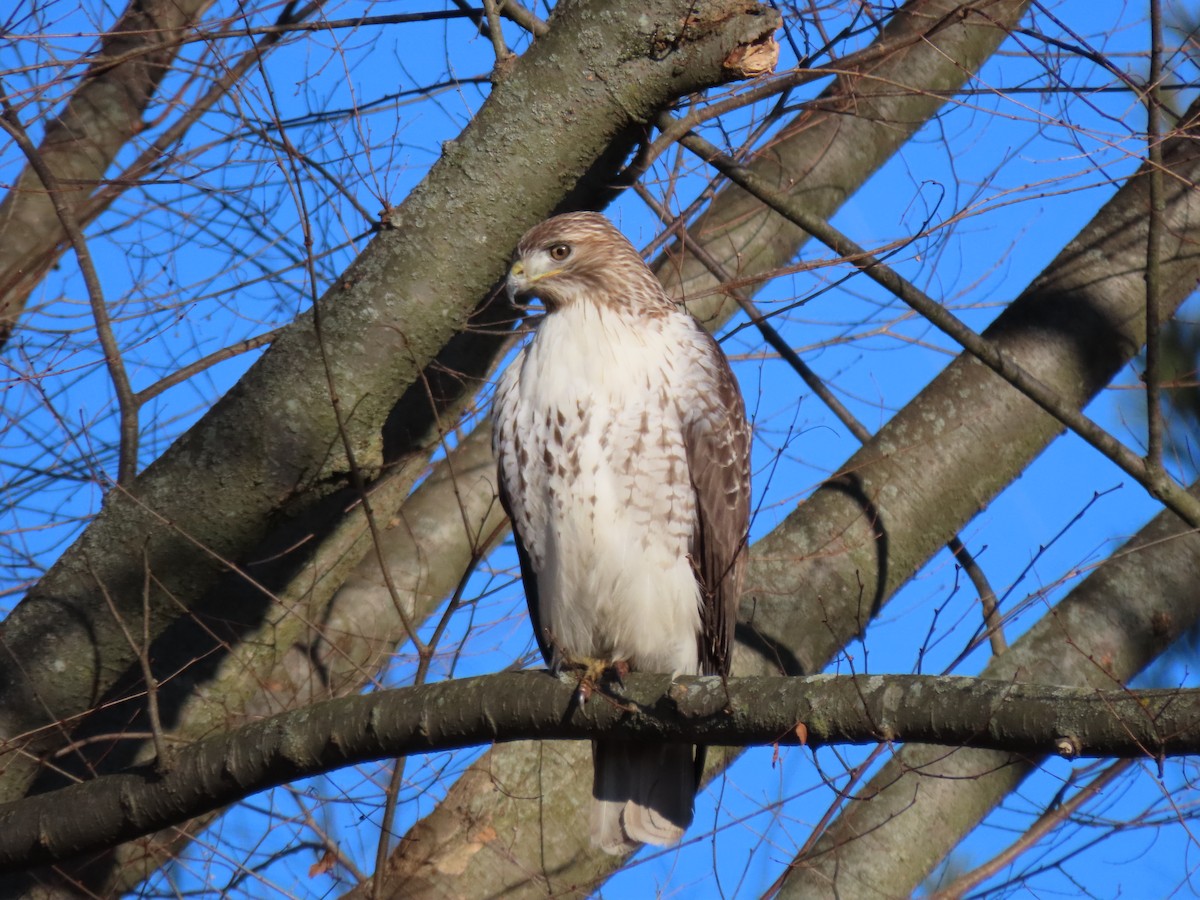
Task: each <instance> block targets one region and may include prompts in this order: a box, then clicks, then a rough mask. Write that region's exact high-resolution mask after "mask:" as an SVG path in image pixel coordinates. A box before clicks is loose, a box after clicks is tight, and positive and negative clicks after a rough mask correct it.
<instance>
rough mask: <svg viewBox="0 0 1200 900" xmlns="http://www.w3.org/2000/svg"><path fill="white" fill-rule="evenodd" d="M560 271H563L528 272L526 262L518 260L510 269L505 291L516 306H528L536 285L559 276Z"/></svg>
mask: <svg viewBox="0 0 1200 900" xmlns="http://www.w3.org/2000/svg"><path fill="white" fill-rule="evenodd" d="M560 271H562V270H561V269H548V270H546V271H545V272H536V271H527V270H526V268H525V260H523V259H518V260H517V261H516V262H514V263H513V264H512V266H511V267H510V268H509V270H508V279H507V280H506V281H505V290H506V291H507V292H508V299H509V300H510V301H511V302H512V303H513V305H515V306H524V305H526V304H527V303H528V301H529V300H530V299H531V298H532V297H533V296H534V293H535V292H534V285H535V284H537V283H538V282H539V281H541V280H542V279H543V278H549V277H550V276H551V275H557V274H558V273H559V272H560Z"/></svg>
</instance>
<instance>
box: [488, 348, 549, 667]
mask: <svg viewBox="0 0 1200 900" xmlns="http://www.w3.org/2000/svg"><path fill="white" fill-rule="evenodd" d="M524 359H525V351H524V350H522V351H521V352H520V353H518V354H517V357H516V359H514V360H513V361H512V364H511V365H510V366H509V367H508V369H506V370H505V371H504V373H503V374H502V375H501V376H500V381H499V382H498V383H497V385H496V399H495V405H494V408H493V412H492V415H493V420H492V428H493V431H492V451H493V453H494V454H495V456H496V464H497V466H496V467H497V470H498V471H497V475H498V478H497V484H498V486H499V494H500V505H501V506H502V507H503V508H504V514H505V515H506V516H508V521H509V522H510V523H511V524H512V530H513V538H514V541H513V543H515V544H516V545H517V560H518V561H519V562H520V564H521V582H522V584H523V586H524V588H525V602H526V603H527V604H528V606H529V620H530V623H531V624H532V625H533V634H534V637H535V638H536V639H537V644H538V649H539V650H541V651H542V658H543V659H544V660H545V661H546V664H547V665H549V666H554V665H556V664H557V663H558V660H556V659H554V657H553V648H552V647H551V646H550V644H549V642H548V641H547V640H546V634H545V632H544V631H543V630H542V622H541V618H542V617H541V614H540V610H541V606H540V604H539V601H538V583H537V573H536V572H535V571H534V568H533V560H532V558H531V556H530V554H529V549H528V541H529V537H530V536H529V535H527V534H522V525H523V523H528V522H529V518H530V510H528V509H526V508H524V506H521V507H518V505H517V503H515V502H514V500H516V499H519V498H514V496H513V492H514V491H522V490H523V489H524V487H525V484H524V481H525V475H524V472H523V467H522V464H521V456H522V447H521V444H522V439H521V429H520V428H518V427H517V420H516V409H515V404H516V390H517V376H518V374H519V372H520V371H521V365H522V363H523V362H524Z"/></svg>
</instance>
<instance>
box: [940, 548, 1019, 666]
mask: <svg viewBox="0 0 1200 900" xmlns="http://www.w3.org/2000/svg"><path fill="white" fill-rule="evenodd" d="M948 546H949V548H950V552H951V553H952V554H953V555H954V559H955V561H956V562H957V563H958V564H959V565H960V566H962V570H963V571H964V572H966V573H967V577H968V578H970V579H971V584H972V585H974V586H975V593H976V594H978V595H979V603H980V605H981V606H983V624H984V625H986V626H987V634H988V640H989V641H991V644H992V653H993V655H995V656H999V655H1000V654H1001V653H1003V652H1004V651H1005V650H1007V649H1008V641H1007V640H1005V637H1004V620H1003V619H1002V618H1001V617H1000V607H999V606H998V605H997V603H996V592H995V591H994V590H992V586H991V584H990V583H989V582H988V580H987V575H985V574H984V572H983V569H981V568H980V567H979V563H977V562H976V561H975V557H974V556H972V555H971V554H970V552H969V551H968V550H967V548H966V545H965V544H963V542H962V540H961V539H960V538H959V537H958V535H955V536H954V537H952V538H950V543H949V544H948ZM972 643H974V642H972Z"/></svg>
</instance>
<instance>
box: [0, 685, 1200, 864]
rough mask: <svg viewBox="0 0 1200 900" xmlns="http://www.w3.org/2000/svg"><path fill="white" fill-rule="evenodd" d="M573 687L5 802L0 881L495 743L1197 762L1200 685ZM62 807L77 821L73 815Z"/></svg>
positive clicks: (312, 727)
mask: <svg viewBox="0 0 1200 900" xmlns="http://www.w3.org/2000/svg"><path fill="white" fill-rule="evenodd" d="M575 692H576V685H575V684H574V683H573V682H571V680H570V679H569V678H567V679H556V678H552V677H550V676H549V675H547V674H546V673H545V672H516V673H509V674H500V675H488V676H484V677H481V678H466V679H462V680H458V681H448V682H440V683H437V684H431V685H422V686H419V687H412V688H405V689H402V690H394V691H377V692H375V693H372V694H368V695H364V696H355V697H343V698H339V699H337V700H331V701H326V702H324V703H319V704H315V705H313V706H311V707H308V708H306V709H301V710H296V711H293V712H287V713H281V714H280V715H278V716H274V717H272V718H270V719H267V720H265V721H262V722H256V723H254V724H251V725H245V726H243V727H241V728H239V729H237V730H235V731H232V732H226V733H221V734H219V735H218V736H216V737H213V738H209V739H207V740H205V741H200V742H198V743H196V744H192V745H191V746H189V747H187V748H185V749H183V750H181V751H179V752H178V753H177V754H176V755H175V757H174V760H173V762H172V765H171V767H170V769H169V770H168V771H166V772H165V773H162V772H160V771H159V770H157V769H155V768H153V767H144V768H142V769H139V770H137V771H133V772H129V773H125V774H119V775H106V776H102V777H100V778H97V779H95V780H93V781H89V782H85V783H83V784H79V785H74V786H71V787H66V788H63V789H61V790H59V791H55V792H52V793H50V794H41V795H38V796H35V797H30V798H28V799H25V800H19V801H17V802H15V803H10V804H7V805H5V806H2V807H0V872H3V871H11V870H12V869H14V868H23V867H26V866H30V865H45V864H48V863H52V862H58V861H61V860H63V859H65V858H68V857H70V856H72V855H75V854H78V853H82V852H87V851H93V850H97V849H100V848H102V847H105V846H109V845H112V844H115V843H117V842H119V841H123V840H128V839H129V838H131V837H135V836H137V835H140V834H145V833H147V832H149V831H151V830H154V829H158V828H163V827H165V826H167V825H169V824H172V823H177V822H183V821H186V820H187V819H189V818H191V817H193V816H196V815H198V814H200V813H203V812H206V811H208V810H211V809H214V808H217V807H219V806H223V805H226V804H228V803H232V802H234V801H236V800H239V799H242V798H244V797H246V796H248V795H250V794H252V793H255V792H257V791H260V790H263V789H264V788H267V787H271V786H273V785H277V784H283V783H285V782H287V781H292V780H294V779H297V778H303V777H307V776H311V775H316V774H320V773H322V772H327V771H329V770H330V769H333V768H336V767H339V766H344V765H350V764H353V763H359V762H366V761H368V760H373V759H378V758H381V757H390V756H404V755H407V754H410V753H421V752H430V751H437V750H449V749H455V748H459V747H466V746H471V745H475V744H480V743H485V742H489V741H496V742H504V741H513V740H527V739H530V738H534V737H538V738H542V739H547V738H567V739H570V738H574V739H587V738H595V737H600V736H605V737H618V738H627V739H629V740H655V741H687V742H695V743H704V744H714V745H734V746H746V745H757V744H797V743H805V742H807V744H808V745H810V746H822V745H825V744H862V743H875V742H878V741H887V742H893V741H902V740H908V739H912V740H920V741H924V742H938V743H941V744H946V745H948V746H952V747H960V746H975V747H986V748H991V749H993V750H1004V751H1007V752H1009V753H1016V754H1027V755H1043V754H1045V753H1047V752H1054V751H1057V752H1060V753H1062V754H1063V755H1065V756H1068V757H1076V756H1104V757H1122V758H1151V759H1154V758H1160V757H1162V756H1174V755H1182V754H1187V753H1198V752H1200V690H1161V691H1121V690H1108V691H1097V690H1095V689H1093V688H1066V687H1052V686H1046V685H1028V684H1016V683H1012V682H1005V681H988V680H983V679H975V678H959V677H934V676H917V675H889V676H879V675H875V676H861V677H855V676H831V675H816V676H811V677H808V678H734V679H729V680H728V681H726V682H723V681H722V679H720V678H716V677H707V678H680V679H679V680H678V681H677V682H675V683H672V681H671V679H670V677H669V676H666V675H642V674H636V675H632V676H630V677H629V679H628V682H627V684H626V685H625V686H624V687H623V688H614V689H613V690H612V693H611V695H608V694H602V693H599V692H598V693H596V694H594V695H593V698H592V699H591V700H590V701H589V702H588V703H587V704H586V705H585V706H583V707H578V706H577V705H576V704H575V702H574V699H573V698H574V695H575ZM564 710H566V711H567V713H566V714H565V715H564ZM801 724H802V725H803V726H804V727H803V728H802V729H801V728H799V727H798V726H800V725H801ZM800 735H803V739H801V737H800ZM584 780H586V778H585V779H584ZM64 808H70V809H73V810H76V811H78V812H77V814H76V815H72V816H64V815H62V810H63V809H64Z"/></svg>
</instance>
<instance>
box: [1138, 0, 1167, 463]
mask: <svg viewBox="0 0 1200 900" xmlns="http://www.w3.org/2000/svg"><path fill="white" fill-rule="evenodd" d="M1160 81H1162V6H1161V3H1160V0H1150V83H1149V84H1148V85H1146V93H1145V103H1146V156H1147V160H1148V162H1149V190H1150V214H1149V217H1148V220H1147V227H1146V372H1145V375H1144V376H1143V377H1144V379H1145V382H1146V465H1147V466H1148V467H1149V468H1150V469H1152V470H1159V471H1161V470H1162V464H1163V460H1162V440H1163V418H1162V403H1161V400H1162V398H1161V396H1160V392H1161V388H1162V363H1161V359H1160V353H1159V348H1160V346H1161V340H1160V337H1161V334H1160V332H1161V330H1162V327H1161V322H1160V321H1159V318H1160V313H1159V308H1158V299H1159V287H1158V285H1159V259H1160V258H1161V256H1162V231H1163V212H1164V202H1163V180H1162V106H1161V98H1160V96H1159V93H1158V85H1159V82H1160Z"/></svg>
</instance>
